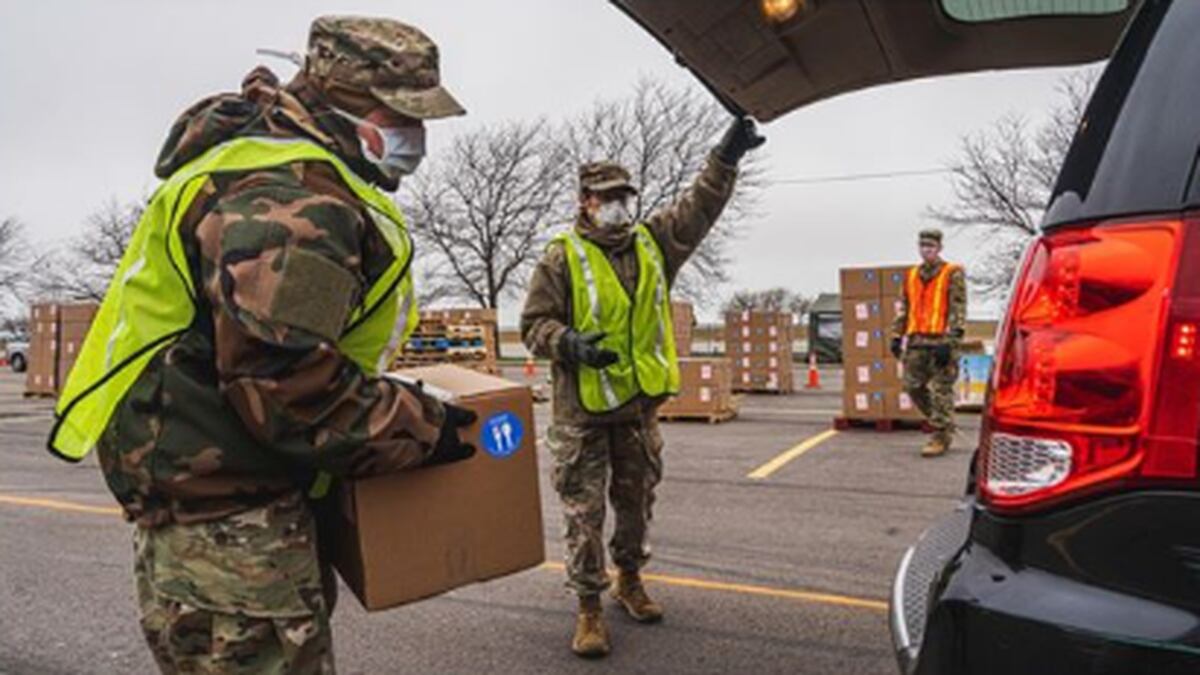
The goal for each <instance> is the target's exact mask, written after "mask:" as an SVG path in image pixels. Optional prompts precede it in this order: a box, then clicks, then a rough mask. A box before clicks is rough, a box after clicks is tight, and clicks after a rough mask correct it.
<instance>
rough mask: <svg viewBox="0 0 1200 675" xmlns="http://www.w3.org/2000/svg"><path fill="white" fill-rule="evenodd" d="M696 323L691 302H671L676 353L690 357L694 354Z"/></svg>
mask: <svg viewBox="0 0 1200 675" xmlns="http://www.w3.org/2000/svg"><path fill="white" fill-rule="evenodd" d="M695 323H696V315H695V312H693V311H692V303H690V302H679V301H672V302H671V327H672V328H673V329H674V331H675V353H676V354H678V355H679V356H681V357H682V356H690V355H691V353H692V327H693V326H694V325H695Z"/></svg>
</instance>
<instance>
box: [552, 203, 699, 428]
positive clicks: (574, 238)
mask: <svg viewBox="0 0 1200 675" xmlns="http://www.w3.org/2000/svg"><path fill="white" fill-rule="evenodd" d="M554 243H560V244H561V245H562V246H563V250H564V252H565V253H566V258H567V268H568V270H569V271H570V274H571V307H572V319H571V323H572V327H573V328H574V329H575V330H577V331H579V332H580V333H588V332H597V331H598V332H602V333H604V334H605V337H604V339H603V340H601V341H600V345H601V346H602V347H604V348H606V349H611V350H612V351H614V352H616V353H617V356H618V361H617V363H615V364H613V365H612V366H609V367H608V368H603V369H596V368H591V367H588V366H583V365H581V366H579V398H580V403H581V404H582V405H583V408H584V410H586V411H588V412H590V413H597V414H599V413H605V412H609V411H611V410H616V409H617V408H619V407H621V406H622V405H625V404H626V403H628V402H629V401H630V400H631V399H633V398H634V397H635V396H637V395H638V394H639V393H641V394H646V395H648V396H662V395H665V394H673V393H676V392H677V391H678V390H679V364H678V361H677V359H676V354H675V335H674V331H673V330H672V327H671V299H670V287H669V285H668V282H667V275H666V261H665V260H664V258H663V255H662V251H661V250H660V249H659V247H658V243H657V242H656V241H654V237H653V236H652V235H651V234H650V231H649V230H647V229H646V227H645V226H644V225H638V226H637V227H635V228H634V246H635V247H636V249H635V250H636V252H637V260H638V279H637V287H636V289H635V293H634V298H633V300H632V301H631V300H630V298H629V294H628V293H627V292H626V291H625V288H624V286H622V285H621V280H620V278H618V277H617V273H616V272H615V271H614V270H613V268H612V265H611V264H610V263H609V262H608V257H607V256H606V255H605V254H604V250H603V249H601V248H600V247H599V246H596V245H595V244H593V243H592V242H590V241H588V240H586V239H584V238H583V237H580V236H579V235H578V234H576V233H575V232H573V231H572V232H567V233H564V234H560V235H558V236H557V237H555V239H554Z"/></svg>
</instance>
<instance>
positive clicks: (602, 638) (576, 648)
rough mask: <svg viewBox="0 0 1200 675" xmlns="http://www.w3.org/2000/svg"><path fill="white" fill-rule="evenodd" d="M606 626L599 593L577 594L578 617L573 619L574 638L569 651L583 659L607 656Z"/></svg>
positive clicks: (608, 648)
mask: <svg viewBox="0 0 1200 675" xmlns="http://www.w3.org/2000/svg"><path fill="white" fill-rule="evenodd" d="M609 650H610V647H609V644H608V627H607V626H605V625H604V615H603V614H602V612H601V608H600V596H599V595H581V596H579V617H578V618H577V619H576V620H575V638H574V639H573V640H571V651H573V652H575V655H576V656H582V657H583V658H585V659H598V658H602V657H604V656H608V652H609Z"/></svg>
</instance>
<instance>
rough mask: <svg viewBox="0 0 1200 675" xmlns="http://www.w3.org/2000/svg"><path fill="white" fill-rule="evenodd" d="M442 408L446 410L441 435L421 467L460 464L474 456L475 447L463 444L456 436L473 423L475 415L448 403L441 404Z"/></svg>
mask: <svg viewBox="0 0 1200 675" xmlns="http://www.w3.org/2000/svg"><path fill="white" fill-rule="evenodd" d="M442 407H443V408H445V410H446V419H445V420H443V421H442V433H441V434H440V435H439V436H438V440H437V445H435V446H433V452H431V453H429V456H428V457H426V458H425V461H424V462H422V463H421V466H437V465H438V464H450V463H451V462H461V461H462V460H464V459H470V458H471V457H473V456H474V455H475V446H474V445H471V444H470V443H464V442H463V441H462V439H461V438H459V436H458V432H459V430H460V429H462V428H463V427H468V426H471V425H472V424H474V423H475V419H476V417H477V416H476V415H475V413H473V412H471V411H470V410H467V409H466V408H460V407H458V406H456V405H452V404H450V403H443V404H442Z"/></svg>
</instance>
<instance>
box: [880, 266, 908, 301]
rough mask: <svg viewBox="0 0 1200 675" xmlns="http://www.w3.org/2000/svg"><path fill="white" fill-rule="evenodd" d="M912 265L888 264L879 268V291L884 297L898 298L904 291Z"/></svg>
mask: <svg viewBox="0 0 1200 675" xmlns="http://www.w3.org/2000/svg"><path fill="white" fill-rule="evenodd" d="M910 269H912V265H888V266H885V267H880V268H879V291H880V295H881V296H882V297H884V298H898V297H900V294H901V293H903V292H904V281H905V278H906V276H907V275H908V270H910Z"/></svg>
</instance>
